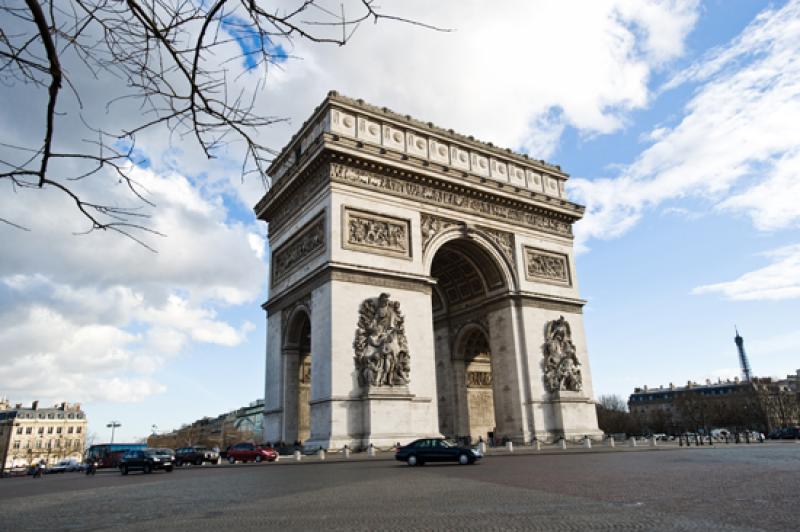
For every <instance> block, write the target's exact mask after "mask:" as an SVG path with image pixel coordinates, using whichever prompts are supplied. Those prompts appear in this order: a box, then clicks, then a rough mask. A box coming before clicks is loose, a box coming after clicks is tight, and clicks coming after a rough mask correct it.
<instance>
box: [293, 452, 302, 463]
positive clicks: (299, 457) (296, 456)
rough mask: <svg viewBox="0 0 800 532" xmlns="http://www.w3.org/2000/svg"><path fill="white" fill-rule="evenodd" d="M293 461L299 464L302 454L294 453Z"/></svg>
mask: <svg viewBox="0 0 800 532" xmlns="http://www.w3.org/2000/svg"><path fill="white" fill-rule="evenodd" d="M294 459H295V461H297V462H299V461H300V460H302V459H303V453H301V452H300V451H295V452H294Z"/></svg>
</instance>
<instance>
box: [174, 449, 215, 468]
mask: <svg viewBox="0 0 800 532" xmlns="http://www.w3.org/2000/svg"><path fill="white" fill-rule="evenodd" d="M203 462H208V463H210V464H218V463H219V453H218V452H216V451H214V450H213V449H209V448H208V447H203V446H201V445H194V446H192V447H181V448H180V449H175V465H177V466H181V465H183V464H194V465H203Z"/></svg>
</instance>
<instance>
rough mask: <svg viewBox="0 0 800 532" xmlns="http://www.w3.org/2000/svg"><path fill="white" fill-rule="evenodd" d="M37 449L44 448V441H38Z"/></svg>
mask: <svg viewBox="0 0 800 532" xmlns="http://www.w3.org/2000/svg"><path fill="white" fill-rule="evenodd" d="M36 448H37V449H41V448H42V440H36Z"/></svg>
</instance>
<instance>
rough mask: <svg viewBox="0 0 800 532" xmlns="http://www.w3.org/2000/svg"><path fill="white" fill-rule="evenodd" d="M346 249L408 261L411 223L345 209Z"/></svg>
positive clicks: (409, 256)
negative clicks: (402, 258)
mask: <svg viewBox="0 0 800 532" xmlns="http://www.w3.org/2000/svg"><path fill="white" fill-rule="evenodd" d="M342 225H343V230H342V234H343V235H346V237H345V239H344V241H343V242H342V245H343V247H344V248H345V249H353V250H357V251H366V252H371V253H379V254H382V255H390V256H395V257H404V258H411V221H410V220H405V219H402V218H393V217H390V216H385V215H381V214H375V213H370V212H365V211H359V210H355V209H351V208H348V207H344V208H343V212H342Z"/></svg>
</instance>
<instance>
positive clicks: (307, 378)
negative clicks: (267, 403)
mask: <svg viewBox="0 0 800 532" xmlns="http://www.w3.org/2000/svg"><path fill="white" fill-rule="evenodd" d="M284 358H285V363H286V365H285V367H286V394H287V414H288V415H287V425H286V434H285V438H286V441H287V442H295V441H298V442H302V441H305V440H307V439H308V437H309V434H310V429H311V406H310V405H309V401H310V400H311V319H310V317H309V315H308V312H307V311H306V310H305V309H304V308H299V309H297V310H295V311H294V312H293V313H292V315H291V316H290V317H289V322H288V324H287V333H286V338H285V341H284ZM293 414H294V415H293ZM291 420H296V422H295V423H292V422H291Z"/></svg>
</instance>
